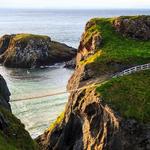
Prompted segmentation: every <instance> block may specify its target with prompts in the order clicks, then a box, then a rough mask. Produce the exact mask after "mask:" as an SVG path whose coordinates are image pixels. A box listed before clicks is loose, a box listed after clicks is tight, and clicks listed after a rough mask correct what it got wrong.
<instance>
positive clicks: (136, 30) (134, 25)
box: [114, 16, 150, 40]
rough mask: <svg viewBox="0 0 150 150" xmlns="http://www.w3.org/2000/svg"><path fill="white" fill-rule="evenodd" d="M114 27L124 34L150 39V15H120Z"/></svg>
mask: <svg viewBox="0 0 150 150" xmlns="http://www.w3.org/2000/svg"><path fill="white" fill-rule="evenodd" d="M114 27H115V28H116V30H117V31H118V32H120V33H121V34H123V35H124V36H128V37H131V38H135V39H140V40H141V39H142V40H149V39H150V17H149V16H137V17H119V18H117V19H116V20H115V21H114Z"/></svg>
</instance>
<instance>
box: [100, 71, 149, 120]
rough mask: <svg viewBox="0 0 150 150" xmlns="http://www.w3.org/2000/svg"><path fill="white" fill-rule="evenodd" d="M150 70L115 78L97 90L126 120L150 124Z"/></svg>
mask: <svg viewBox="0 0 150 150" xmlns="http://www.w3.org/2000/svg"><path fill="white" fill-rule="evenodd" d="M149 85H150V70H145V71H141V72H138V73H134V74H131V75H127V76H123V77H119V78H114V79H111V80H110V81H108V82H106V83H105V84H103V85H102V86H100V87H98V88H97V92H98V93H100V95H101V97H102V99H103V101H104V102H105V103H106V104H108V105H110V106H111V107H112V108H113V109H114V110H116V111H118V112H119V113H120V114H121V116H123V117H125V118H135V119H137V120H138V121H141V122H146V123H147V122H150V88H149Z"/></svg>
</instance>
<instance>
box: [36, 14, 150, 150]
mask: <svg viewBox="0 0 150 150" xmlns="http://www.w3.org/2000/svg"><path fill="white" fill-rule="evenodd" d="M127 18H130V17H127ZM127 18H124V19H123V18H122V17H120V18H117V19H113V20H110V21H109V23H108V20H107V19H104V20H105V21H104V20H103V19H100V20H96V21H93V20H91V21H89V22H88V23H87V25H86V28H85V32H84V33H83V35H82V38H81V42H80V46H79V49H78V54H77V59H76V63H77V64H76V69H75V72H74V73H73V75H72V77H71V79H70V80H69V83H68V90H70V91H71V90H74V89H77V88H80V87H83V86H88V85H90V87H88V88H85V89H84V88H83V89H80V90H77V91H76V90H75V91H71V93H70V97H69V100H68V103H67V105H66V108H65V112H64V115H63V116H60V117H59V118H58V119H57V121H56V122H55V123H54V125H53V126H51V127H50V128H49V129H48V130H47V131H45V133H44V134H43V135H41V136H39V137H38V138H37V139H36V140H37V142H38V143H39V145H40V149H41V150H148V149H149V148H150V130H149V129H150V126H149V124H147V123H141V122H139V121H138V120H136V119H133V118H125V117H123V116H122V115H121V114H120V113H119V112H118V111H116V109H113V108H112V107H111V106H110V105H108V104H107V103H106V102H105V101H104V100H103V96H102V95H101V94H100V93H98V92H97V90H96V87H94V86H91V83H92V84H94V83H96V84H97V83H101V82H103V81H105V80H108V79H109V78H110V76H111V75H112V74H113V73H115V72H118V71H121V70H122V69H124V68H126V67H129V66H132V65H135V64H136V63H139V60H141V59H142V60H143V62H147V58H144V57H143V56H141V58H140V57H139V53H138V57H137V56H136V55H135V53H134V54H133V56H132V59H133V60H134V62H133V61H128V62H127V61H126V57H127V58H128V59H129V60H130V57H131V53H130V55H128V54H127V53H128V51H125V53H126V54H124V55H123V57H122V56H121V55H120V56H119V58H117V57H116V56H117V54H118V53H119V52H117V53H116V51H117V49H120V47H121V44H122V43H120V45H119V44H118V43H115V44H116V45H115V44H114V43H110V42H108V40H109V38H110V41H112V42H113V41H115V40H116V39H117V38H118V40H119V39H121V41H122V40H125V41H126V42H132V44H133V43H134V44H135V41H134V40H131V41H128V39H126V38H125V39H124V38H123V39H122V35H121V36H120V35H118V34H117V33H116V31H115V30H117V32H118V31H119V32H120V33H123V34H125V33H127V36H128V33H129V32H130V31H129V30H130V29H129V30H128V29H127V28H128V27H129V26H125V25H124V23H118V20H119V22H126V21H127ZM139 18H140V19H139ZM139 18H138V19H139V20H138V19H137V20H136V21H135V22H136V23H135V26H134V27H135V28H139V30H141V32H142V34H141V36H137V34H140V33H139V32H140V31H139V32H138V33H135V32H134V31H132V30H131V31H132V32H130V33H131V34H133V33H135V36H134V35H132V36H130V37H138V38H139V39H141V38H142V39H144V40H145V39H146V40H148V39H149V29H150V25H148V24H147V25H145V20H144V23H143V22H141V20H142V18H143V16H142V17H139ZM146 18H147V20H149V18H150V17H146ZM116 22H117V23H116ZM130 22H132V19H131V20H130V21H129V24H130ZM133 22H134V20H133ZM137 22H140V25H139V27H137V26H136V24H137ZM114 23H115V26H114ZM116 24H119V26H118V25H116ZM133 24H134V23H133ZM141 24H142V25H143V28H142V29H141V28H140V26H141ZM99 26H100V27H99ZM103 27H105V29H106V30H103ZM129 28H130V27H129ZM97 29H98V30H97ZM120 29H121V30H120ZM112 30H113V33H114V34H115V35H116V36H114V37H113V35H112V34H110V33H111V31H112ZM145 30H146V31H147V32H146V33H147V34H144V33H143V32H145ZM102 31H103V32H102ZM120 33H119V34H120ZM125 36H126V34H125ZM118 40H117V41H118ZM138 42H140V41H137V43H138ZM127 44H128V43H127ZM134 44H133V45H134ZM148 44H149V43H148ZM110 45H111V48H112V46H114V45H115V47H116V49H112V51H111V49H110V47H109V46H110ZM135 45H136V44H135ZM142 45H143V44H142ZM124 46H125V44H124V43H123V44H122V48H123V49H124ZM138 46H139V45H138ZM105 48H107V50H108V53H109V54H110V53H111V54H112V55H106V54H107V51H106V49H105ZM122 48H121V49H122ZM143 48H144V47H143ZM125 50H126V49H125ZM147 52H148V51H147ZM113 53H115V59H114V58H113ZM105 56H107V57H106V58H105ZM109 57H111V61H110V59H109V60H108V58H109ZM147 57H149V56H147ZM104 58H105V59H104ZM113 59H114V60H113ZM116 59H118V60H117V61H116ZM120 59H121V60H120ZM137 59H138V61H137ZM101 61H102V62H103V66H102V64H101ZM136 61H137V62H136ZM143 62H141V63H143ZM104 66H105V68H104ZM126 90H127V89H126ZM121 98H122V97H120V99H121Z"/></svg>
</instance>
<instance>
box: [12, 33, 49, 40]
mask: <svg viewBox="0 0 150 150" xmlns="http://www.w3.org/2000/svg"><path fill="white" fill-rule="evenodd" d="M13 38H14V40H15V41H19V40H29V39H45V40H47V39H49V37H48V36H46V35H36V34H27V33H22V34H16V35H15V36H14V37H13Z"/></svg>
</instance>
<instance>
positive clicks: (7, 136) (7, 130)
mask: <svg viewBox="0 0 150 150" xmlns="http://www.w3.org/2000/svg"><path fill="white" fill-rule="evenodd" d="M0 117H2V120H3V121H4V123H3V125H2V126H1V127H0V150H37V149H38V147H37V145H36V143H35V142H34V141H33V140H32V139H31V137H30V135H29V133H28V132H27V131H25V129H24V125H23V124H22V123H21V122H20V120H19V119H17V118H16V117H15V116H14V115H12V114H11V113H10V112H9V111H7V110H6V109H4V108H2V107H0Z"/></svg>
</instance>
